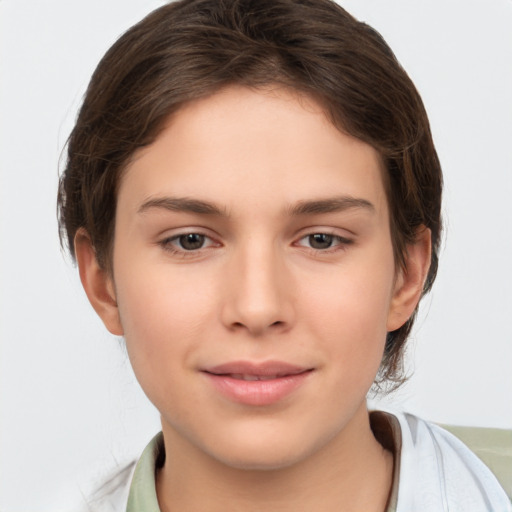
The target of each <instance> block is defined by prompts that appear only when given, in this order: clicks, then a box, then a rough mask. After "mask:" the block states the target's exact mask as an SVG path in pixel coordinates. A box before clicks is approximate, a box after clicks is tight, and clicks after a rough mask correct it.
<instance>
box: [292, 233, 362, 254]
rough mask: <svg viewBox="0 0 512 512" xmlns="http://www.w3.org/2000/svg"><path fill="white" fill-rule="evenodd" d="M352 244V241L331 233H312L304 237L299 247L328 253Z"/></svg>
mask: <svg viewBox="0 0 512 512" xmlns="http://www.w3.org/2000/svg"><path fill="white" fill-rule="evenodd" d="M351 243H352V240H350V239H348V238H343V237H341V236H338V235H332V234H330V233H311V234H309V235H307V236H304V237H302V238H301V239H300V240H299V242H298V245H300V246H302V247H308V248H311V249H314V250H316V251H326V250H328V249H335V248H336V247H338V246H346V245H348V244H351ZM340 248H341V247H340Z"/></svg>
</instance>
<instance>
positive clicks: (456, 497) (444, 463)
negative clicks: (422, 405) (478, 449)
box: [393, 413, 512, 512]
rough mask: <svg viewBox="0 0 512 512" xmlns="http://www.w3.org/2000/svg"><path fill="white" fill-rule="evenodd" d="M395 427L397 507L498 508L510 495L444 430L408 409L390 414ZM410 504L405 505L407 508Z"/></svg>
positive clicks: (508, 508) (508, 507)
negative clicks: (397, 441) (397, 444)
mask: <svg viewBox="0 0 512 512" xmlns="http://www.w3.org/2000/svg"><path fill="white" fill-rule="evenodd" d="M393 417H394V418H395V422H398V424H399V427H400V445H401V446H400V448H401V449H400V462H399V463H400V480H399V491H398V504H399V507H398V508H397V510H398V512H400V511H401V510H407V508H408V507H412V510H436V511H445V510H449V511H450V512H454V511H461V512H462V511H464V512H467V511H475V512H479V511H489V512H490V511H504V512H508V511H511V510H512V507H511V504H510V500H509V499H508V498H507V496H506V494H505V492H504V490H503V488H502V487H501V485H500V484H499V483H498V480H497V479H496V477H495V476H494V474H493V473H492V472H491V471H490V469H489V468H487V467H486V466H485V464H484V463H483V462H482V461H481V460H480V459H479V458H478V457H477V456H476V455H475V454H474V453H473V452H472V451H471V450H470V449H469V448H468V447H467V446H466V445H465V444H464V443H463V442H462V441H461V440H459V439H458V438H457V437H455V436H454V435H453V434H451V433H450V432H448V431H447V430H445V429H443V428H441V427H439V426H438V425H435V424H433V423H429V422H427V421H424V420H422V419H420V418H418V417H417V416H414V415H411V414H403V413H399V414H396V413H395V414H393ZM410 509H411V508H409V510H410Z"/></svg>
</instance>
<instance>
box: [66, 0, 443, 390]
mask: <svg viewBox="0 0 512 512" xmlns="http://www.w3.org/2000/svg"><path fill="white" fill-rule="evenodd" d="M232 86H241V87H244V88H248V89H250V90H255V91H257V90H269V88H282V89H285V90H288V91H294V92H296V93H297V94H298V95H299V96H300V97H302V98H309V99H311V100H312V101H313V102H314V103H315V105H318V106H320V108H321V109H322V111H323V113H324V114H325V116H326V118H327V119H328V120H329V122H330V123H331V124H332V126H334V127H335V128H336V129H337V130H339V131H340V132H341V133H343V134H347V135H349V136H351V137H353V138H355V139H358V140H359V141H362V142H363V143H365V144H367V145H369V146H371V147H372V148H374V149H375V151H376V152H377V154H378V155H379V159H380V162H381V168H382V180H383V184H384V188H385V192H386V199H387V206H388V210H389V229H390V233H391V241H392V248H393V255H394V262H395V265H396V269H397V271H402V272H407V254H408V248H410V247H412V246H413V245H414V244H415V242H416V240H417V238H418V236H419V234H420V233H421V232H423V231H424V230H429V231H430V234H431V257H430V267H429V271H428V275H427V278H426V280H425V283H424V288H423V293H426V292H427V291H428V290H429V289H430V287H431V286H432V283H433V281H434V279H435V276H436V271H437V263H438V256H437V255H438V249H439V242H440V230H441V220H440V207H441V188H442V178H441V169H440V164H439V161H438V158H437V154H436V151H435V148H434V145H433V142H432V137H431V133H430V128H429V123H428V119H427V115H426V113H425V110H424V107H423V104H422V101H421V99H420V97H419V95H418V93H417V91H416V89H415V87H414V85H413V83H412V82H411V80H410V79H409V77H408V76H407V74H406V73H405V71H404V70H403V69H402V68H401V66H400V64H399V63H398V62H397V60H396V59H395V57H394V55H393V53H392V51H391V50H390V48H389V47H388V46H387V44H386V43H385V42H384V40H383V39H382V37H381V36H380V35H379V34H378V33H377V32H376V31H375V30H373V29H372V28H371V27H369V26H368V25H366V24H364V23H360V22H358V21H357V20H355V19H354V18H353V17H352V16H350V15H349V14H348V13H347V12H345V11H344V10H343V9H342V8H341V7H339V6H338V5H336V4H335V3H334V2H332V1H330V0H188V1H178V2H174V3H171V4H168V5H165V6H163V7H161V8H159V9H157V10H156V11H154V12H153V13H151V14H150V15H149V16H147V17H146V18H145V19H144V20H142V21H141V22H140V23H139V24H137V25H135V26H134V27H132V28H131V29H130V30H128V31H127V32H126V33H125V34H124V35H123V36H122V37H121V38H120V39H119V40H118V41H117V42H116V43H115V44H114V45H113V46H112V48H111V49H110V50H109V51H108V52H107V54H106V55H105V56H104V58H103V59H102V61H101V62H100V64H99V66H98V67H97V69H96V71H95V73H94V75H93V77H92V79H91V82H90V85H89V88H88V90H87V93H86V96H85V99H84V102H83V105H82V108H81V110H80V113H79V116H78V119H77V122H76V125H75V127H74V129H73V132H72V133H71V136H70V138H69V142H68V160H67V164H66V168H65V170H64V173H63V175H62V178H61V182H60V189H59V219H60V227H61V235H62V238H63V239H65V240H66V241H67V243H68V247H69V250H70V252H71V254H72V255H73V256H74V255H75V253H74V243H75V237H76V236H77V233H79V234H80V233H82V234H83V233H86V234H87V237H88V238H89V240H90V243H91V245H92V247H93V248H94V253H95V257H96V259H97V261H98V264H99V266H100V267H101V268H103V269H104V271H105V272H106V273H108V274H109V275H111V276H113V274H114V268H113V252H114V239H115V236H114V235H115V230H116V208H117V199H118V192H119V189H120V185H121V183H122V181H123V177H124V174H125V171H126V169H127V168H128V167H129V165H130V164H131V163H132V162H133V160H134V157H136V155H138V154H139V152H140V150H141V149H142V148H145V147H148V146H150V145H151V144H152V143H154V142H155V140H157V138H158V137H159V135H160V134H161V133H162V131H163V130H164V129H165V127H166V126H167V124H168V122H169V120H170V119H172V118H173V115H176V114H177V113H178V112H180V111H182V110H183V109H184V108H186V107H187V106H188V105H191V104H193V103H194V102H198V101H200V100H202V99H205V98H208V97H212V96H213V95H215V94H216V93H219V92H220V91H222V90H225V89H226V88H229V87H232ZM414 316H415V311H414V312H413V313H412V314H411V316H410V317H409V319H408V320H407V321H406V322H405V323H403V325H401V326H400V327H398V328H397V329H395V330H392V331H390V332H388V333H387V338H386V341H385V348H384V354H383V358H382V362H381V366H380V370H379V375H378V377H377V381H378V382H381V383H384V382H387V383H391V384H393V383H398V382H401V380H402V378H403V376H402V373H401V369H402V364H401V362H402V357H403V351H404V347H405V342H406V340H407V337H408V334H409V333H410V330H411V327H412V325H413V321H414Z"/></svg>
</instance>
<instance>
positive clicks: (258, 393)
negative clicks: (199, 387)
mask: <svg viewBox="0 0 512 512" xmlns="http://www.w3.org/2000/svg"><path fill="white" fill-rule="evenodd" d="M203 373H204V375H205V376H206V377H207V379H208V382H209V383H210V385H212V387H213V389H214V390H215V392H217V393H219V394H220V395H221V396H222V397H224V398H227V399H228V400H230V401H233V402H236V403H240V404H244V405H252V406H264V405H271V404H274V403H278V402H280V401H282V400H284V399H285V398H287V397H289V396H290V395H292V394H293V392H294V391H296V390H297V389H298V388H299V387H301V386H302V385H303V384H304V383H305V382H306V381H307V379H308V377H309V376H310V375H311V373H313V369H312V368H303V367H297V366H294V365H290V364H287V363H282V362H276V361H271V362H267V363H262V364H261V363H260V364H255V363H250V362H232V363H226V364H222V365H219V366H215V367H212V368H208V369H205V370H203Z"/></svg>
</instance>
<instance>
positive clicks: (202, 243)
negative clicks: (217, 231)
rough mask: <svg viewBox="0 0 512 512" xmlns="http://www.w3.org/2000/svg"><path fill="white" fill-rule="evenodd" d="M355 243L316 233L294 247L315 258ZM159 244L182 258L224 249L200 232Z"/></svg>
mask: <svg viewBox="0 0 512 512" xmlns="http://www.w3.org/2000/svg"><path fill="white" fill-rule="evenodd" d="M353 243H354V240H353V239H350V238H347V237H342V236H340V235H336V234H333V233H331V232H327V231H318V232H316V231H315V232H312V233H308V234H307V235H304V236H302V237H300V238H298V239H297V240H296V241H295V242H293V244H292V245H293V246H294V247H300V248H303V249H305V250H307V251H308V252H310V253H312V254H313V255H315V256H321V255H327V254H331V253H336V252H339V251H343V250H345V249H346V248H347V246H349V245H351V244H353ZM158 244H159V245H160V246H161V247H162V248H163V249H164V250H165V251H166V252H169V253H171V254H172V255H175V256H179V257H181V258H197V257H201V256H203V255H204V254H205V251H209V250H211V249H215V248H218V247H222V243H220V242H217V241H216V240H214V239H213V238H212V237H210V236H208V235H206V234H204V233H201V232H199V231H189V232H184V233H179V234H176V235H173V236H171V237H167V238H164V239H163V240H161V241H160V242H158Z"/></svg>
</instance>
